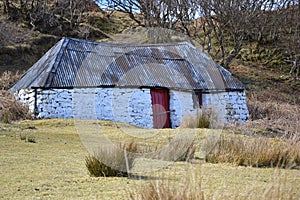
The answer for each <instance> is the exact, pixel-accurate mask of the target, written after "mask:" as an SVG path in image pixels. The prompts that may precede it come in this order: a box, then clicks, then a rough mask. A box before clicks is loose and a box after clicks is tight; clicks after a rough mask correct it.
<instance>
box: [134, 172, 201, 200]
mask: <svg viewBox="0 0 300 200" xmlns="http://www.w3.org/2000/svg"><path fill="white" fill-rule="evenodd" d="M170 177H172V175H170V176H169V177H161V180H151V181H149V182H148V183H147V184H145V185H143V186H142V187H140V188H138V187H137V188H135V189H134V190H132V191H130V197H131V199H132V200H194V199H197V200H204V199H205V198H204V191H203V188H202V177H201V176H200V175H199V174H197V173H195V172H194V171H193V172H191V169H189V168H187V169H186V174H185V175H184V176H182V177H180V182H179V183H178V182H176V181H174V180H172V178H170ZM177 181H178V180H177Z"/></svg>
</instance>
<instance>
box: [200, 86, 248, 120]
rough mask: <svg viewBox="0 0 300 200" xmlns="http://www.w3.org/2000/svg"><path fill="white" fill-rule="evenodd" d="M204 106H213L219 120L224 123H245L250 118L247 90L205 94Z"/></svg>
mask: <svg viewBox="0 0 300 200" xmlns="http://www.w3.org/2000/svg"><path fill="white" fill-rule="evenodd" d="M203 106H204V107H206V108H212V110H213V112H214V113H215V114H217V117H218V120H219V121H223V122H224V123H228V122H239V123H244V122H245V121H246V120H248V118H249V111H248V107H247V103H246V94H245V92H238V91H231V92H224V91H223V92H216V93H209V94H203Z"/></svg>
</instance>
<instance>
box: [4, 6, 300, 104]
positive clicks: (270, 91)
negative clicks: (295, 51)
mask: <svg viewBox="0 0 300 200" xmlns="http://www.w3.org/2000/svg"><path fill="white" fill-rule="evenodd" d="M0 4H1V3H0ZM0 6H1V5H0ZM0 10H1V9H0ZM85 15H87V17H86V18H85V20H84V21H82V23H81V24H80V25H79V26H78V27H77V28H78V30H77V29H76V30H77V31H74V30H72V31H69V32H68V31H66V32H64V33H63V34H59V33H56V32H55V30H52V32H51V33H53V34H54V35H53V34H49V33H41V32H40V31H38V30H32V27H30V26H29V25H28V23H26V22H22V21H21V22H20V21H13V20H9V19H7V17H6V16H5V15H3V16H2V17H0V74H2V73H3V72H4V71H7V70H8V71H12V72H17V71H19V72H21V73H22V72H23V71H25V70H27V69H28V68H29V67H31V66H32V65H33V64H34V63H35V62H36V61H37V60H38V59H39V58H40V57H41V56H42V55H43V54H44V53H45V52H46V51H47V50H48V49H49V48H51V46H53V45H54V44H55V43H56V42H57V41H58V40H60V38H61V37H64V36H67V37H77V38H84V39H89V40H94V41H96V40H97V41H99V40H103V39H107V38H108V41H109V40H111V39H116V38H117V39H118V40H120V38H121V40H122V38H128V37H132V35H134V34H136V33H135V32H136V31H137V30H138V29H136V27H137V26H138V25H137V24H136V23H135V22H134V21H132V20H131V19H130V18H129V17H128V16H127V15H126V14H124V13H120V12H113V13H112V14H111V13H109V14H107V13H105V12H103V11H100V10H93V11H90V12H88V13H85ZM128 28H134V29H132V30H133V31H124V30H125V29H128ZM122 31H124V32H123V34H121V35H120V34H119V35H117V36H115V34H118V33H121V32H122ZM114 36H115V37H114ZM139 36H140V40H143V39H144V38H143V33H141V34H140V35H139ZM136 39H137V40H139V39H138V37H137V38H136ZM126 41H127V40H126ZM175 41H176V40H175ZM247 46H248V47H247V48H244V49H242V50H241V52H240V54H239V56H238V57H237V58H236V59H234V61H233V62H232V64H231V66H230V71H231V72H232V73H233V74H234V75H235V76H236V77H237V78H239V79H240V80H241V81H242V82H243V83H245V85H246V86H247V88H248V94H250V93H253V92H255V95H256V97H257V98H258V99H259V100H262V101H264V100H265V99H273V100H277V101H280V102H288V103H297V104H299V103H300V80H299V79H297V78H295V77H292V76H290V75H289V73H288V72H289V68H290V66H289V65H288V64H286V63H284V62H282V60H283V59H284V58H283V57H282V54H281V53H280V52H279V53H278V50H277V48H276V47H275V46H271V45H268V46H258V45H257V44H256V43H255V42H253V43H251V42H249V44H248V45H247ZM253 49H255V50H253ZM212 56H213V58H214V59H215V60H218V57H214V56H215V55H212Z"/></svg>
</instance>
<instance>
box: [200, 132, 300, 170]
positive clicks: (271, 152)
mask: <svg viewBox="0 0 300 200" xmlns="http://www.w3.org/2000/svg"><path fill="white" fill-rule="evenodd" d="M203 150H204V152H205V160H206V161H207V162H210V163H224V162H227V163H234V164H236V165H242V166H252V167H280V168H294V167H299V166H300V142H297V143H295V142H291V141H290V140H286V141H284V140H280V139H274V138H266V137H261V136H258V137H248V136H244V135H231V134H227V135H222V136H220V137H218V138H209V139H207V140H206V141H205V142H204V144H203Z"/></svg>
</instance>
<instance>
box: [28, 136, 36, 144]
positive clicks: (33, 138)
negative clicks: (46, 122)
mask: <svg viewBox="0 0 300 200" xmlns="http://www.w3.org/2000/svg"><path fill="white" fill-rule="evenodd" d="M27 141H28V142H31V143H36V139H35V137H34V136H33V135H29V136H28V137H27Z"/></svg>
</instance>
